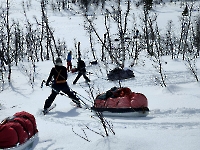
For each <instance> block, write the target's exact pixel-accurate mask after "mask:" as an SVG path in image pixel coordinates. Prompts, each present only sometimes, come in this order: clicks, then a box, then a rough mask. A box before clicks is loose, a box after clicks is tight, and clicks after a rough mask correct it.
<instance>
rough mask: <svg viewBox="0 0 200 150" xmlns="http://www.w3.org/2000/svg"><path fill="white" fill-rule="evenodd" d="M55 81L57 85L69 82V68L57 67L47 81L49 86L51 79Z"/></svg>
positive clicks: (52, 70)
mask: <svg viewBox="0 0 200 150" xmlns="http://www.w3.org/2000/svg"><path fill="white" fill-rule="evenodd" d="M52 78H53V80H54V81H55V83H64V82H66V80H67V68H66V67H65V66H55V67H53V68H52V69H51V72H50V74H49V77H48V79H47V82H46V83H47V84H49V82H50V81H51V79H52Z"/></svg>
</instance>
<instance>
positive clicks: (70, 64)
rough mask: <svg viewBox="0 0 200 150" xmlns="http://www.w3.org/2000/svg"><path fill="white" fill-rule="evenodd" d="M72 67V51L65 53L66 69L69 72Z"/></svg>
mask: <svg viewBox="0 0 200 150" xmlns="http://www.w3.org/2000/svg"><path fill="white" fill-rule="evenodd" d="M71 69H72V51H70V52H69V53H68V55H67V71H68V72H70V71H71Z"/></svg>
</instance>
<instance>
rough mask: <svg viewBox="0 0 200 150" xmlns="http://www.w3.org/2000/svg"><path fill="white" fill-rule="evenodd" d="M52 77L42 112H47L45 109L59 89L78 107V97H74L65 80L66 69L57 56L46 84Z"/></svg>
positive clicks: (47, 83)
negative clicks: (49, 90)
mask: <svg viewBox="0 0 200 150" xmlns="http://www.w3.org/2000/svg"><path fill="white" fill-rule="evenodd" d="M52 78H54V81H53V82H52V92H51V94H50V96H49V97H48V98H47V99H46V101H45V104H44V111H43V112H44V114H45V113H46V112H47V109H48V108H49V107H50V106H51V104H52V103H53V101H54V99H55V98H56V96H57V95H58V94H59V92H60V91H62V92H64V93H65V94H67V95H68V96H69V98H71V99H72V101H73V102H74V103H76V104H77V106H78V107H81V105H80V101H79V99H78V98H77V97H76V95H75V94H74V92H72V91H70V88H69V86H68V84H67V82H66V80H67V69H66V67H65V66H63V65H62V60H61V59H60V58H57V59H56V61H55V67H53V68H52V69H51V72H50V74H49V77H48V79H47V82H46V86H49V82H50V81H51V79H52Z"/></svg>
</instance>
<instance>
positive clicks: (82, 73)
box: [73, 72, 90, 84]
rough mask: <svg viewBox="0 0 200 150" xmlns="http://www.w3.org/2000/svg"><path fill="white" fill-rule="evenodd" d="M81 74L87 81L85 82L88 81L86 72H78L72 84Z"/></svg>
mask: <svg viewBox="0 0 200 150" xmlns="http://www.w3.org/2000/svg"><path fill="white" fill-rule="evenodd" d="M81 76H83V77H84V79H85V80H86V81H87V82H90V79H89V78H88V77H87V76H86V72H78V75H77V77H76V78H75V80H74V82H73V84H76V82H77V81H78V79H79V78H80V77H81Z"/></svg>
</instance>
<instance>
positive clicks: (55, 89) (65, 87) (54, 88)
mask: <svg viewBox="0 0 200 150" xmlns="http://www.w3.org/2000/svg"><path fill="white" fill-rule="evenodd" d="M60 91H62V92H64V93H65V94H67V95H68V96H69V98H71V99H72V101H73V102H74V103H76V104H79V105H80V101H79V99H78V98H77V97H76V95H75V94H74V93H73V92H72V91H70V89H69V86H68V84H67V83H59V84H53V85H52V91H51V94H50V96H49V97H48V98H47V99H46V101H45V104H44V109H47V108H49V107H50V106H51V104H52V103H53V101H54V100H55V98H56V96H57V95H58V94H59V92H60Z"/></svg>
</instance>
